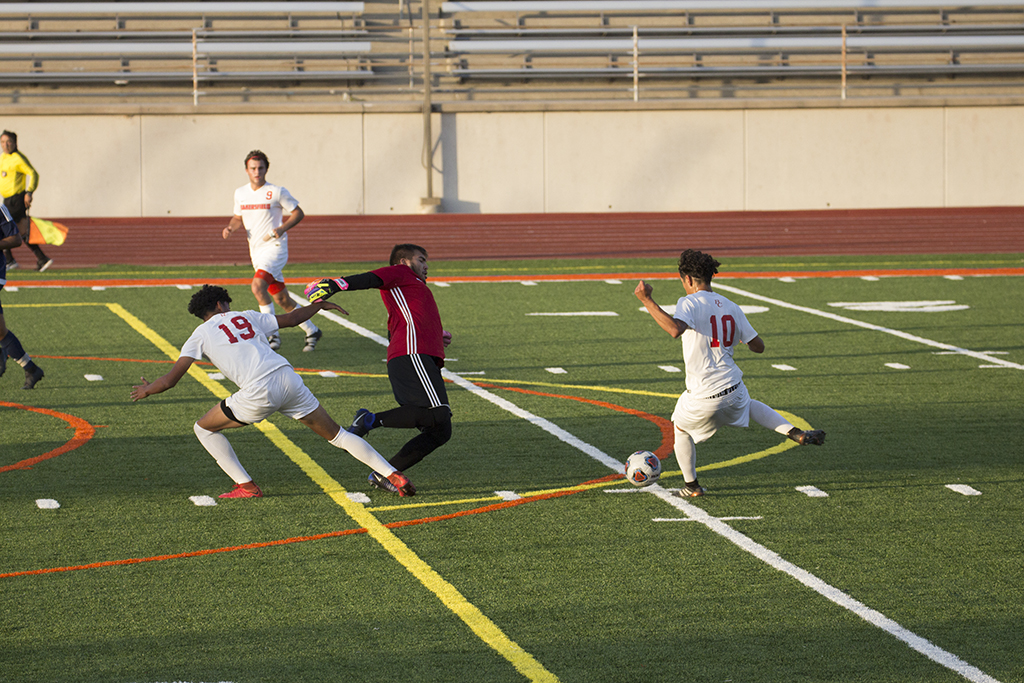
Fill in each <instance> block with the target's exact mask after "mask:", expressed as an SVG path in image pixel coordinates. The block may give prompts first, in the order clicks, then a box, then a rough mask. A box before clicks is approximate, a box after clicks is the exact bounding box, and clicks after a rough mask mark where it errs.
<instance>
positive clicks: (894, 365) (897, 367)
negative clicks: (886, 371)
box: [885, 363, 910, 370]
mask: <svg viewBox="0 0 1024 683" xmlns="http://www.w3.org/2000/svg"><path fill="white" fill-rule="evenodd" d="M885 367H887V368H892V369H893V370H909V369H910V366H909V365H904V364H903V363H886V364H885Z"/></svg>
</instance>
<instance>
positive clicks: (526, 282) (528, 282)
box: [519, 280, 537, 287]
mask: <svg viewBox="0 0 1024 683" xmlns="http://www.w3.org/2000/svg"><path fill="white" fill-rule="evenodd" d="M519 284H521V285H525V286H527V287H536V286H537V283H536V282H534V281H533V280H520V281H519Z"/></svg>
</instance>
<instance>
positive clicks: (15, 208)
mask: <svg viewBox="0 0 1024 683" xmlns="http://www.w3.org/2000/svg"><path fill="white" fill-rule="evenodd" d="M4 206H6V207H7V210H8V211H10V212H11V218H12V219H13V220H14V222H15V223H20V222H21V219H22V218H24V217H25V215H26V210H25V194H24V193H23V192H19V193H18V194H15V195H12V196H10V197H4Z"/></svg>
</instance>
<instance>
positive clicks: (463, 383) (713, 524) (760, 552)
mask: <svg viewBox="0 0 1024 683" xmlns="http://www.w3.org/2000/svg"><path fill="white" fill-rule="evenodd" d="M719 286H720V285H719ZM722 289H726V288H725V287H722ZM729 289H733V288H729ZM734 291H737V293H740V294H744V295H746V296H752V297H753V298H761V299H763V300H765V301H771V303H774V304H776V305H780V306H787V307H789V308H794V309H797V310H805V311H807V312H810V313H815V314H820V313H821V312H820V311H814V309H804V308H802V307H799V306H794V305H792V304H785V303H783V302H776V301H774V300H769V299H767V298H766V297H758V296H756V295H751V294H747V293H746V292H742V291H739V290H734ZM289 293H290V294H291V292H289ZM291 297H292V299H294V300H295V301H296V303H298V304H299V305H306V304H307V303H308V302H306V301H305V300H304V299H301V298H300V297H297V296H296V295H295V294H291ZM320 314H321V315H324V316H326V317H327V318H329V319H330V320H334V321H335V322H338V323H340V324H342V325H343V326H345V327H347V328H348V329H350V330H352V331H353V332H355V333H356V334H360V335H362V336H364V337H367V338H369V339H373V340H374V341H377V342H378V343H381V344H384V345H385V346H386V345H387V339H385V338H384V337H382V336H380V335H379V334H377V333H375V332H371V331H370V330H367V329H366V328H363V327H360V326H359V325H356V324H355V323H352V322H349V321H348V320H345V319H344V318H342V317H341V316H339V315H337V314H335V313H331V312H329V311H321V312H320ZM826 317H833V316H832V315H831V314H826ZM834 317H835V318H842V316H834ZM846 321H847V320H843V322H846ZM849 322H852V323H854V324H861V323H858V321H855V320H849ZM863 325H865V326H866V325H867V323H863ZM871 327H872V328H875V327H877V326H874V325H872V326H871ZM878 329H879V330H881V331H887V330H886V329H885V328H878ZM893 332H895V331H893ZM897 336H902V334H898V335H897ZM907 336H912V335H907ZM923 341H925V342H927V341H928V340H923ZM931 343H933V344H935V343H937V342H931ZM949 348H951V349H952V348H954V347H949ZM442 374H443V375H444V377H445V378H446V379H450V380H451V381H452V382H454V383H455V384H457V385H458V386H460V387H462V388H463V389H466V390H467V391H469V392H471V393H473V394H475V395H476V396H479V397H480V398H482V399H484V400H486V401H490V402H491V403H493V404H494V405H496V406H498V407H499V408H502V409H503V410H507V411H508V412H510V413H512V414H513V415H515V416H516V417H519V418H522V419H524V420H526V421H527V422H529V423H531V424H534V425H536V426H538V427H540V428H541V429H543V430H544V431H546V432H548V433H549V434H551V435H552V436H554V437H555V438H556V439H558V440H559V441H562V442H564V443H566V444H568V445H570V446H573V447H574V448H577V449H579V450H580V451H582V452H583V453H586V454H587V455H588V456H590V457H591V458H593V459H594V460H596V461H598V462H599V463H601V464H602V465H605V466H606V467H608V468H609V469H611V470H613V471H615V472H620V471H622V467H623V464H622V463H621V462H619V461H618V460H616V459H614V458H612V457H611V456H609V455H608V454H606V453H604V452H603V451H601V450H600V449H598V448H596V447H594V446H591V445H590V444H588V443H587V442H585V441H583V440H582V439H580V438H578V437H576V436H574V435H572V434H570V433H569V432H567V431H565V430H564V429H562V428H561V427H559V426H558V425H556V424H554V423H553V422H551V421H550V420H546V419H544V418H542V417H539V416H537V415H534V414H533V413H531V412H529V411H527V410H524V409H522V408H520V407H519V406H517V405H515V404H514V403H512V402H510V401H507V400H506V399H503V398H501V397H499V396H496V395H494V394H493V393H491V392H489V391H487V390H486V389H482V388H481V387H478V386H476V385H475V384H473V383H472V382H470V381H469V380H467V379H463V378H462V377H459V376H458V375H456V374H454V373H452V372H449V371H448V370H444V369H442ZM643 490H644V491H646V492H649V493H651V494H653V495H655V496H657V497H658V498H660V499H662V500H663V501H665V502H666V503H668V504H669V505H671V506H672V507H674V508H676V509H677V510H679V511H680V512H682V513H683V514H685V515H686V516H687V517H688V518H690V519H692V520H694V521H696V522H700V523H701V524H703V525H704V526H706V527H707V528H708V529H710V530H711V531H714V532H715V533H716V534H718V535H719V536H722V537H723V538H725V539H727V540H729V541H732V542H733V543H734V544H736V545H737V546H739V547H740V548H742V549H743V550H746V551H747V552H748V553H750V554H751V555H753V556H754V557H756V558H757V559H759V560H761V561H762V562H765V563H766V564H768V565H770V566H772V567H774V568H775V569H778V570H779V571H781V572H784V573H786V574H788V575H790V576H791V577H793V578H794V579H796V580H797V581H799V582H800V583H802V584H803V585H805V586H807V587H808V588H810V589H811V590H813V591H815V592H816V593H818V594H819V595H821V596H823V597H825V598H826V599H828V600H830V601H832V602H834V603H835V604H837V605H839V606H840V607H844V608H846V609H848V610H850V611H851V612H853V613H854V614H856V615H857V616H859V617H860V618H862V619H864V620H865V621H867V622H868V623H869V624H872V625H873V626H877V627H878V628H880V629H882V630H883V631H885V632H886V633H888V634H890V635H891V636H893V637H895V638H897V639H898V640H901V641H903V642H904V643H906V644H907V645H909V646H910V647H911V648H912V649H914V650H916V651H917V652H919V653H921V654H923V655H924V656H925V657H927V658H928V659H930V660H932V661H933V662H936V663H937V664H941V665H942V666H944V667H946V668H947V669H950V670H951V671H954V672H956V673H958V674H960V675H961V676H963V677H964V678H966V679H967V680H969V681H972V682H973V683H999V681H998V680H997V679H995V678H993V677H991V676H989V675H988V674H986V673H985V672H984V671H982V670H981V669H979V668H977V667H975V666H972V665H970V664H968V663H967V662H965V661H964V660H962V659H960V658H959V657H957V656H956V655H954V654H953V653H951V652H947V651H946V650H943V649H942V648H940V647H938V646H937V645H934V644H933V643H931V642H930V641H928V640H926V639H924V638H922V637H921V636H919V635H917V634H915V633H913V632H911V631H909V630H907V629H905V628H903V627H902V626H900V625H899V624H898V623H896V622H895V621H893V620H892V619H890V618H889V617H887V616H885V615H884V614H882V613H881V612H878V611H877V610H873V609H871V608H870V607H868V606H867V605H865V604H864V603H862V602H859V601H858V600H855V599H854V598H852V597H851V596H849V595H847V594H846V593H844V592H842V591H841V590H839V589H838V588H836V587H834V586H832V585H830V584H828V583H825V582H824V581H822V580H821V579H819V578H818V577H816V576H814V575H813V574H811V573H810V572H808V571H806V570H804V569H801V568H800V567H798V566H796V565H795V564H793V563H792V562H789V561H787V560H784V559H782V557H781V556H780V555H779V554H777V553H775V552H773V551H771V550H769V549H768V548H766V547H765V546H763V545H761V544H760V543H757V542H756V541H754V540H753V539H751V538H749V537H748V536H745V535H743V534H741V533H740V532H739V531H736V530H735V529H733V528H732V527H731V526H729V525H728V524H726V523H725V522H723V521H721V520H719V519H717V518H716V517H713V516H711V515H709V514H708V513H707V512H705V511H704V510H702V509H700V508H699V507H697V506H695V505H691V504H689V503H687V502H686V501H684V500H683V499H682V498H678V497H675V496H673V495H672V494H671V493H670V492H669V491H666V490H665V489H663V488H662V487H661V486H659V485H658V484H654V485H652V486H649V487H647V488H645V489H643Z"/></svg>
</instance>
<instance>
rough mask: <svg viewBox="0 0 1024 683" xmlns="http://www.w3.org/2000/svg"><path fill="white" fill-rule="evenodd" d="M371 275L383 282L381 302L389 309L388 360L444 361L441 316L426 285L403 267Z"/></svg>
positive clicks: (374, 272)
mask: <svg viewBox="0 0 1024 683" xmlns="http://www.w3.org/2000/svg"><path fill="white" fill-rule="evenodd" d="M371 272H372V273H373V274H374V275H376V276H377V277H379V278H380V279H381V280H383V281H384V284H383V285H381V288H380V298H381V299H383V300H384V306H385V307H387V309H388V360H391V359H392V358H397V357H398V356H407V355H410V354H414V353H422V354H426V355H428V356H435V357H437V358H441V359H443V358H444V344H443V343H442V341H441V335H442V333H443V330H442V329H441V315H440V313H438V311H437V304H436V303H435V302H434V295H433V294H432V293H431V291H430V288H429V287H427V283H426V282H424V281H423V280H421V279H419V278H418V277H416V273H414V272H413V270H412V268H410V267H409V266H407V265H404V264H398V265H396V266H387V267H384V268H378V269H377V270H374V271H371Z"/></svg>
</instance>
